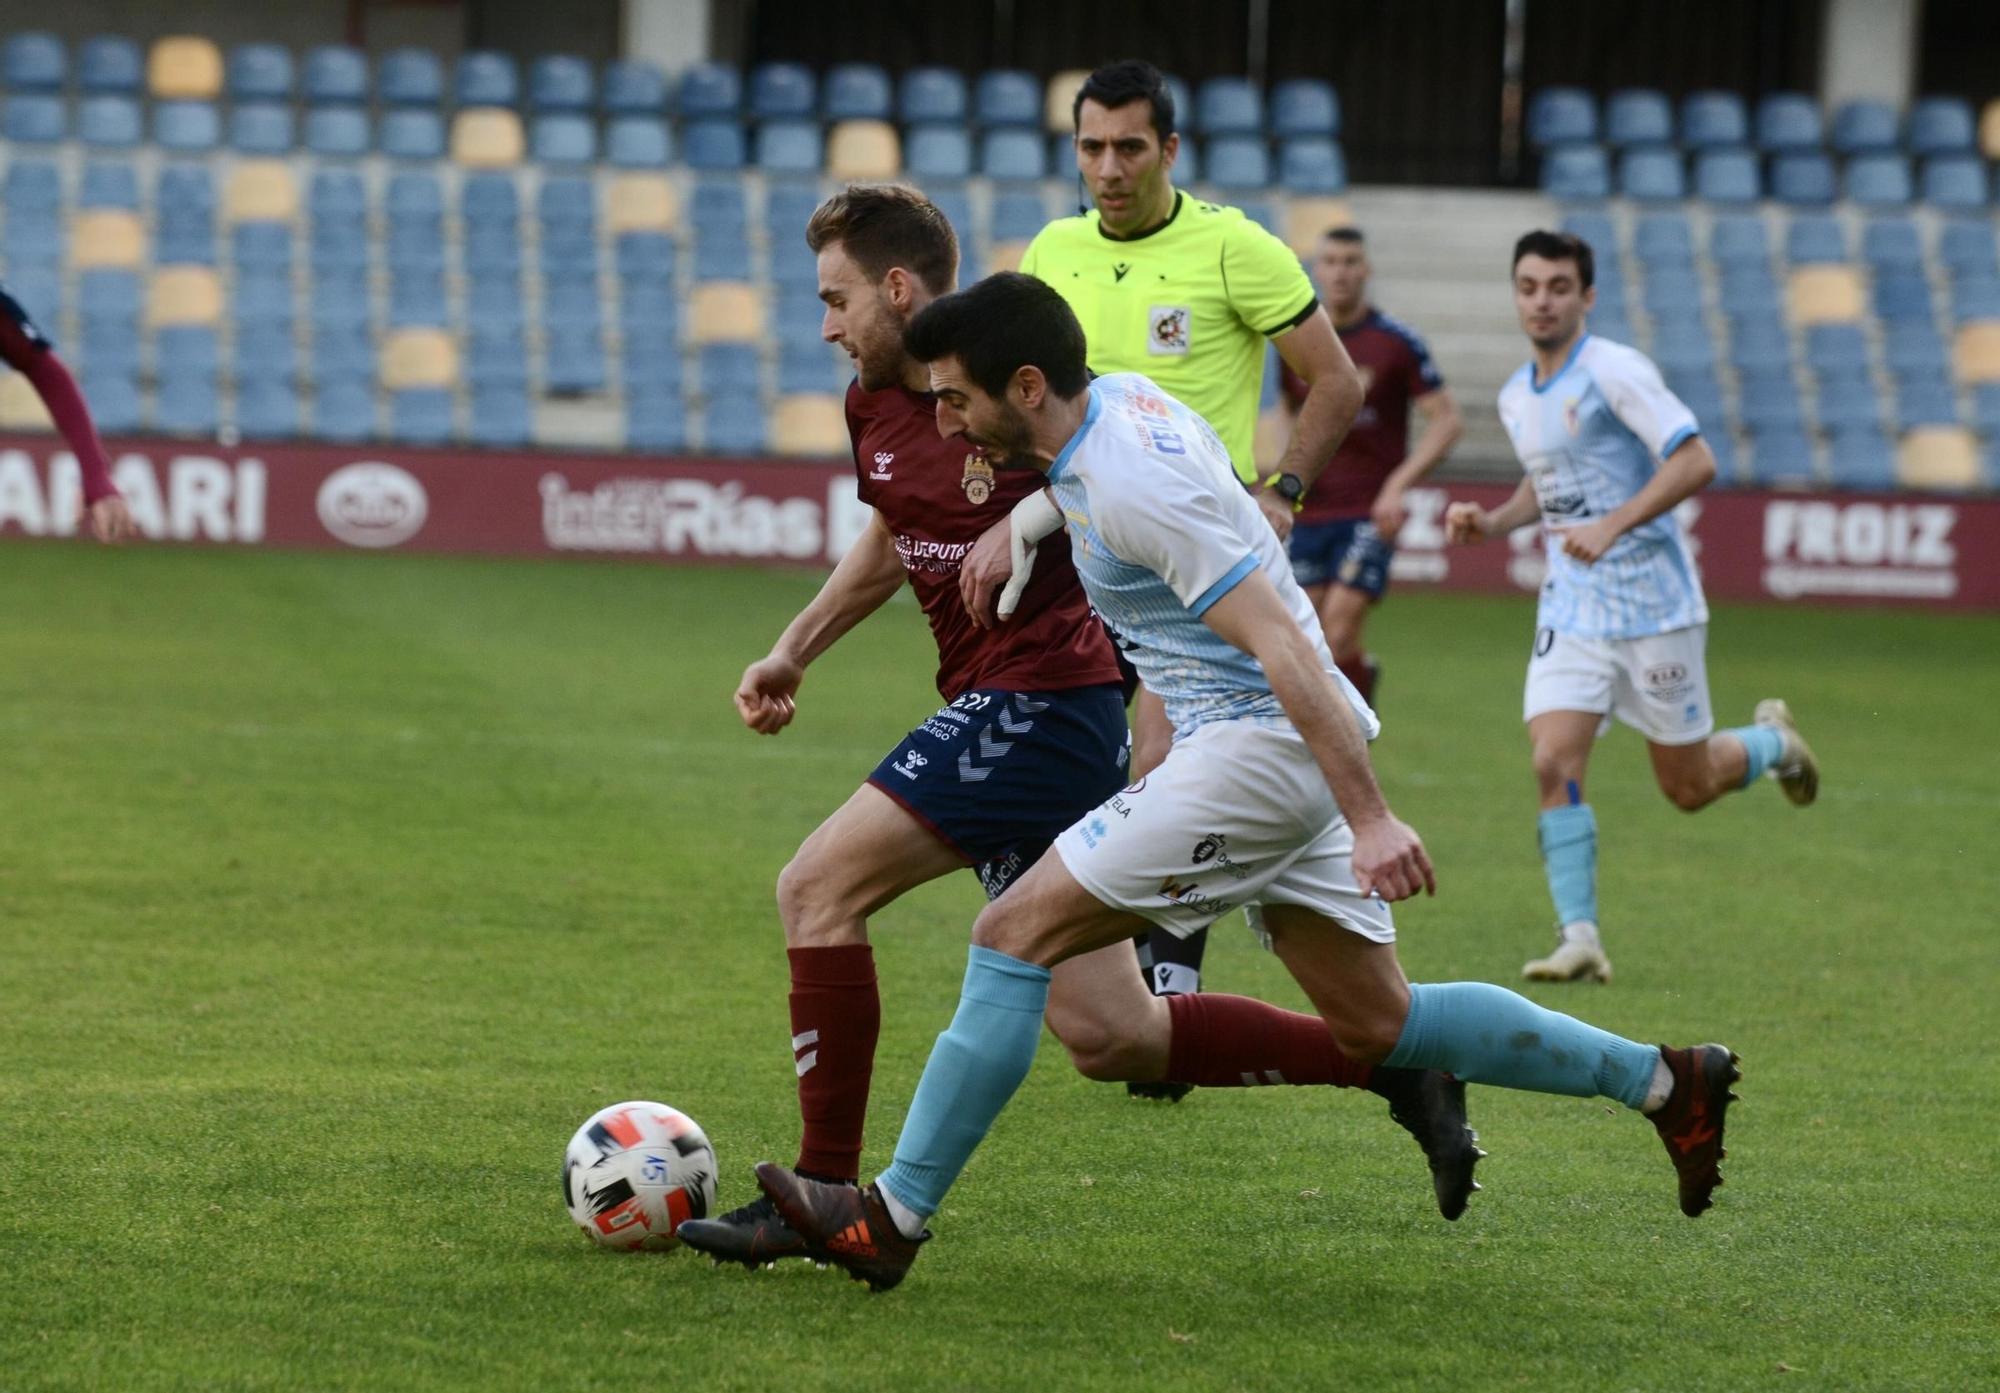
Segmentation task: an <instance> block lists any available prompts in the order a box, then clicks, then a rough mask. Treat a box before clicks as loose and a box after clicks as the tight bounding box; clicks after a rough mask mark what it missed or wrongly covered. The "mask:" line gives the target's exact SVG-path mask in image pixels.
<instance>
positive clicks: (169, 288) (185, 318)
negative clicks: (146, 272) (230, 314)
mask: <svg viewBox="0 0 2000 1393" xmlns="http://www.w3.org/2000/svg"><path fill="white" fill-rule="evenodd" d="M221 318H222V282H220V281H219V280H217V279H216V278H215V272H214V271H212V270H210V269H209V268H208V267H206V266H163V267H161V268H160V269H159V270H157V271H155V272H154V273H153V284H152V286H151V289H150V293H149V294H148V296H147V299H146V322H147V323H149V324H151V325H153V326H154V327H155V328H158V327H161V326H164V325H168V324H196V325H200V324H214V323H216V322H217V321H218V320H220V319H221Z"/></svg>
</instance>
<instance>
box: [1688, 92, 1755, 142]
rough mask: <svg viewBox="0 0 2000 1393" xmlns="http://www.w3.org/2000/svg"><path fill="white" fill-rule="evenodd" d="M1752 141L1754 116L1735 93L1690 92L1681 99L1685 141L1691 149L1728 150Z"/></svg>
mask: <svg viewBox="0 0 2000 1393" xmlns="http://www.w3.org/2000/svg"><path fill="white" fill-rule="evenodd" d="M1749 140H1750V117H1749V114H1748V113H1747V112H1745V111H1744V109H1743V98H1741V97H1739V96H1737V95H1736V94H1735V93H1734V92H1690V93H1688V95H1687V96H1686V97H1685V98H1683V99H1682V101H1681V143H1682V144H1683V145H1685V146H1687V147H1688V148H1689V149H1691V150H1728V149H1734V148H1735V147H1736V146H1739V145H1744V144H1747V143H1748V142H1749Z"/></svg>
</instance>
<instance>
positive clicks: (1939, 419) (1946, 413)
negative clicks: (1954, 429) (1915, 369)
mask: <svg viewBox="0 0 2000 1393" xmlns="http://www.w3.org/2000/svg"><path fill="white" fill-rule="evenodd" d="M1957 424H1958V397H1957V394H1956V393H1954V392H1953V391H1952V389H1951V384H1950V383H1949V382H1947V381H1945V380H1943V379H1940V378H1935V377H1932V378H1912V379H1908V380H1905V381H1902V382H1899V383H1898V384H1897V386H1896V429H1898V430H1914V429H1916V428H1917V427H1918V426H1955V425H1957Z"/></svg>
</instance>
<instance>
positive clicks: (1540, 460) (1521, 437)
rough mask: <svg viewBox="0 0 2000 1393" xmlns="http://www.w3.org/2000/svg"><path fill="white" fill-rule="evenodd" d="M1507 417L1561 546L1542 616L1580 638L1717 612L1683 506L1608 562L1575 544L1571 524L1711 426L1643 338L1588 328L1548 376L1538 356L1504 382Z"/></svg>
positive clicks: (1702, 618)
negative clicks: (1678, 392) (1678, 515)
mask: <svg viewBox="0 0 2000 1393" xmlns="http://www.w3.org/2000/svg"><path fill="white" fill-rule="evenodd" d="M1500 422H1501V424H1502V425H1504V426H1506V428H1507V436H1508V438H1509V439H1510V440H1512V441H1513V442H1514V453H1515V454H1516V455H1518V456H1520V460H1521V467H1522V468H1523V469H1525V470H1526V471H1527V473H1528V477H1529V478H1530V479H1531V480H1533V481H1534V485H1535V497H1536V498H1537V499H1538V500H1539V501H1540V503H1541V506H1542V527H1543V529H1544V531H1545V533H1546V540H1547V545H1548V555H1549V573H1548V579H1547V581H1545V582H1544V583H1543V585H1542V596H1541V604H1540V608H1539V613H1538V617H1537V621H1536V622H1537V623H1539V624H1540V625H1541V626H1542V627H1544V628H1549V629H1555V630H1558V631H1560V632H1562V633H1566V634H1575V635H1576V636H1577V637H1579V638H1596V639H1612V638H1643V637H1645V636H1646V635H1648V634H1662V633H1666V632H1668V631H1669V630H1672V629H1684V628H1687V627H1688V626H1689V625H1691V624H1705V623H1707V622H1708V602H1707V600H1706V599H1704V598H1703V596H1702V593H1701V578H1700V577H1699V576H1698V575H1696V573H1695V568H1694V558H1693V556H1692V555H1691V554H1690V553H1689V551H1688V545H1687V538H1686V536H1685V535H1684V534H1683V533H1682V531H1681V525H1680V523H1679V522H1678V521H1676V520H1675V518H1674V515H1673V510H1672V509H1669V510H1668V511H1666V512H1664V513H1662V514H1661V515H1660V516H1658V517H1656V518H1654V519H1653V520H1652V521H1651V522H1648V523H1642V524H1641V525H1639V526H1638V527H1635V528H1633V529H1632V530H1631V531H1629V532H1627V533H1625V535H1624V536H1622V537H1620V538H1619V539H1618V540H1617V541H1615V542H1613V543H1612V544H1611V547H1610V549H1609V550H1608V551H1606V552H1605V553H1604V555H1603V556H1601V557H1599V558H1598V560H1597V564H1596V565H1594V566H1586V565H1584V564H1583V563H1582V562H1580V561H1577V560H1574V559H1573V558H1571V557H1569V556H1566V555H1564V554H1563V550H1562V537H1561V533H1562V531H1563V529H1564V528H1568V527H1574V526H1577V525H1578V524H1581V523H1587V522H1592V521H1594V520H1596V519H1598V518H1601V517H1603V516H1604V515H1605V514H1607V513H1610V512H1612V511H1614V510H1616V509H1617V508H1619V507H1621V506H1623V505H1624V503H1625V502H1626V501H1627V500H1628V499H1630V498H1631V497H1632V496H1633V495H1634V494H1636V493H1638V492H1639V490H1641V489H1642V488H1644V487H1645V486H1646V483H1647V481H1648V480H1650V479H1651V478H1652V477H1653V472H1654V470H1655V469H1657V468H1658V462H1659V461H1660V460H1663V459H1665V458H1666V457H1667V456H1668V455H1671V454H1672V453H1673V452H1674V451H1676V450H1678V449H1679V448H1680V447H1681V446H1682V445H1683V444H1684V443H1686V442H1687V441H1688V440H1689V439H1691V438H1692V437H1694V436H1696V435H1698V434H1700V432H1701V426H1700V423H1699V422H1697V421H1696V420H1695V418H1694V413H1693V412H1691V411H1689V410H1688V409H1687V407H1686V406H1685V405H1683V404H1682V402H1681V400H1680V398H1679V397H1676V396H1675V395H1674V394H1673V393H1672V392H1670V391H1668V390H1667V384H1666V383H1664V382H1662V381H1661V380H1660V370H1659V369H1658V368H1656V367H1654V366H1653V360H1652V359H1650V358H1648V357H1647V356H1646V355H1645V354H1643V353H1641V352H1639V350H1638V349H1636V348H1628V347H1626V346H1625V345H1624V344H1622V343H1613V342H1611V341H1610V340H1609V339H1600V338H1597V337H1596V336H1595V335H1591V334H1586V335H1584V336H1583V337H1582V338H1581V339H1579V340H1577V344H1576V347H1575V348H1574V349H1572V350H1570V355H1569V359H1568V361H1566V362H1565V363H1564V364H1563V365H1562V367H1561V368H1559V369H1557V371H1556V374H1555V376H1554V377H1551V378H1550V379H1549V380H1548V381H1547V382H1541V383H1538V382H1536V381H1535V365H1534V364H1533V363H1528V364H1526V365H1525V366H1523V367H1522V368H1521V369H1520V370H1519V371H1518V372H1516V373H1515V374H1514V375H1513V376H1512V377H1510V378H1508V379H1507V385H1506V386H1504V387H1502V388H1501V389H1500Z"/></svg>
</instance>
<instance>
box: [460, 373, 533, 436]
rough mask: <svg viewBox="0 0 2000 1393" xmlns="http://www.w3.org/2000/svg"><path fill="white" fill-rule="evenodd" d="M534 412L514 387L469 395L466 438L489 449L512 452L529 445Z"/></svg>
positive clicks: (492, 387)
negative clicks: (470, 402) (468, 418)
mask: <svg viewBox="0 0 2000 1393" xmlns="http://www.w3.org/2000/svg"><path fill="white" fill-rule="evenodd" d="M532 431H533V412H532V411H531V410H530V408H529V404H528V393H527V391H526V390H525V389H524V388H523V387H522V386H520V385H519V384H515V383H508V384H489V385H487V386H483V387H475V388H474V389H473V391H472V414H471V417H470V424H469V428H468V430H467V432H466V435H467V438H468V439H469V440H471V441H472V443H473V444H475V445H483V446H485V447H486V448H488V449H501V450H506V449H515V448H518V447H520V446H522V445H526V444H527V443H528V438H529V436H530V434H532Z"/></svg>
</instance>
